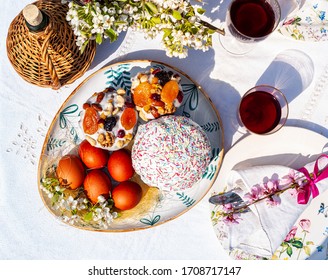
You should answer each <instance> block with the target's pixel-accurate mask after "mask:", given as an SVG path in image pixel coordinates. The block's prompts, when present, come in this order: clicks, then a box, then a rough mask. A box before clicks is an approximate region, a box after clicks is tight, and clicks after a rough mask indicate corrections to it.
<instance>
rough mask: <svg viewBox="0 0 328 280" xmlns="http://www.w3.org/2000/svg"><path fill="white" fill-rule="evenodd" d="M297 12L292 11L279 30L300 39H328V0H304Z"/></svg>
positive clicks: (315, 40)
mask: <svg viewBox="0 0 328 280" xmlns="http://www.w3.org/2000/svg"><path fill="white" fill-rule="evenodd" d="M304 2H305V3H304V5H303V7H302V8H300V9H299V10H298V11H297V12H295V13H292V15H291V16H289V17H288V18H287V19H286V20H285V21H284V23H283V25H282V27H281V28H280V29H279V32H280V33H281V34H282V35H284V36H286V37H289V38H292V39H295V40H300V41H313V42H319V41H326V40H328V15H327V13H328V1H327V0H311V1H304Z"/></svg>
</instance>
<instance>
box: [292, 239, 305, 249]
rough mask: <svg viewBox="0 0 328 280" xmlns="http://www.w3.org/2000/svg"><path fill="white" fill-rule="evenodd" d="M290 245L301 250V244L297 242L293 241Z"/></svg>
mask: <svg viewBox="0 0 328 280" xmlns="http://www.w3.org/2000/svg"><path fill="white" fill-rule="evenodd" d="M291 245H292V246H293V247H295V248H303V243H302V242H301V241H299V240H294V241H293V242H291Z"/></svg>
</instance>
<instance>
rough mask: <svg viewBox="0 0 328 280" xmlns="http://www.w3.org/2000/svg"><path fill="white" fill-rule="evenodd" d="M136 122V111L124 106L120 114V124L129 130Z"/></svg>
mask: <svg viewBox="0 0 328 280" xmlns="http://www.w3.org/2000/svg"><path fill="white" fill-rule="evenodd" d="M136 123H137V116H136V111H135V110H134V109H133V108H125V109H124V111H123V113H122V116H121V124H122V126H123V127H124V128H125V129H126V130H129V129H131V128H133V127H134V126H135V124H136Z"/></svg>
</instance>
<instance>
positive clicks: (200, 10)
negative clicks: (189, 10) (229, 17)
mask: <svg viewBox="0 0 328 280" xmlns="http://www.w3.org/2000/svg"><path fill="white" fill-rule="evenodd" d="M205 12H206V10H204V9H203V8H198V9H197V13H199V14H200V15H202V14H204V13H205Z"/></svg>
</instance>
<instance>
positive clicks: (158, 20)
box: [151, 17, 162, 24]
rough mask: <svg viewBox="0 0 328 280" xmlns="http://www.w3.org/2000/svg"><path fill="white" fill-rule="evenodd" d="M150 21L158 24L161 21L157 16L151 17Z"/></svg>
mask: <svg viewBox="0 0 328 280" xmlns="http://www.w3.org/2000/svg"><path fill="white" fill-rule="evenodd" d="M151 21H152V22H153V23H154V24H160V23H161V22H162V21H161V19H160V18H159V17H153V18H151Z"/></svg>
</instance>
